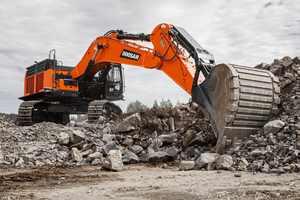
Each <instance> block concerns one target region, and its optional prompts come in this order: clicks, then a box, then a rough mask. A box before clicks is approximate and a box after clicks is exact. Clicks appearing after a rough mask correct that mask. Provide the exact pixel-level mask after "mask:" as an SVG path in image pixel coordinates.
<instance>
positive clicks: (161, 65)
mask: <svg viewBox="0 0 300 200" xmlns="http://www.w3.org/2000/svg"><path fill="white" fill-rule="evenodd" d="M170 27H172V25H169V24H160V25H158V26H157V27H156V28H155V29H154V30H153V32H152V34H151V36H150V41H151V43H152V44H153V47H154V48H153V49H151V48H148V47H144V46H141V45H138V44H136V43H133V42H129V41H127V40H119V39H117V34H116V33H114V34H111V35H109V36H100V37H98V38H97V39H96V40H94V41H93V42H92V44H91V45H90V47H89V48H88V50H87V51H86V53H85V55H84V56H83V58H82V59H81V61H80V62H79V63H78V64H77V66H76V67H75V68H74V69H73V71H72V72H71V75H72V77H73V79H77V78H79V77H80V76H81V75H82V74H83V73H84V71H85V69H86V67H87V65H88V62H89V61H90V60H91V59H92V58H93V56H94V54H95V52H96V50H97V44H103V48H102V49H100V50H99V52H98V54H97V55H96V57H95V60H94V62H95V64H94V66H93V67H92V69H91V70H90V72H89V74H88V79H91V78H92V77H93V76H94V75H95V74H96V73H97V72H98V71H99V70H101V69H102V68H104V67H105V66H106V65H108V64H109V63H111V62H112V63H120V64H127V65H134V66H140V67H144V68H147V69H158V70H161V71H163V72H164V73H165V74H167V75H168V76H169V77H170V78H171V79H172V80H173V81H175V82H176V83H177V84H178V85H179V86H180V87H181V88H182V89H184V90H185V91H186V92H188V93H189V94H190V95H191V88H192V83H193V80H194V75H195V71H196V68H195V66H194V64H193V62H192V61H190V60H189V58H187V55H186V53H185V52H184V50H183V49H181V50H179V51H176V49H177V48H178V47H177V46H175V45H174V42H173V41H171V40H172V38H171V36H170V35H169V34H168V33H169V29H170ZM123 50H127V51H131V52H134V53H136V54H139V55H140V57H139V59H138V60H134V59H127V58H123V57H121V54H122V52H123ZM174 54H176V55H174ZM159 55H163V58H164V59H165V60H164V59H162V58H161V56H159ZM173 56H175V57H174V58H173V59H171V58H172V57H173ZM168 59H171V60H169V61H166V60H168ZM202 81H203V78H202V77H201V76H200V77H199V82H198V83H200V82H202ZM145 84H147V83H145Z"/></svg>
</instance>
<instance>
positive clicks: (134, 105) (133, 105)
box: [126, 99, 180, 113]
mask: <svg viewBox="0 0 300 200" xmlns="http://www.w3.org/2000/svg"><path fill="white" fill-rule="evenodd" d="M178 105H180V101H179V100H178V99H177V103H176V106H178ZM162 107H169V108H173V104H172V102H171V100H170V99H167V100H164V99H162V100H161V102H159V103H158V102H157V100H154V103H153V106H152V108H162ZM146 108H149V107H148V106H147V105H145V104H143V103H142V102H140V101H139V100H136V101H134V102H133V101H132V102H130V103H129V104H128V106H127V109H126V112H127V113H129V112H135V111H138V110H141V109H146Z"/></svg>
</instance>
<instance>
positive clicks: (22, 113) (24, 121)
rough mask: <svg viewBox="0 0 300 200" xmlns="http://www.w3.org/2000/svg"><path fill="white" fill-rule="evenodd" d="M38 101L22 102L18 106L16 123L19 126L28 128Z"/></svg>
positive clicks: (31, 122)
mask: <svg viewBox="0 0 300 200" xmlns="http://www.w3.org/2000/svg"><path fill="white" fill-rule="evenodd" d="M38 102H39V101H24V102H22V103H21V104H20V106H19V110H18V123H19V125H21V126H30V125H32V124H33V120H32V114H33V108H34V105H35V104H36V103H38Z"/></svg>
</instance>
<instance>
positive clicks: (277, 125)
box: [263, 120, 285, 135]
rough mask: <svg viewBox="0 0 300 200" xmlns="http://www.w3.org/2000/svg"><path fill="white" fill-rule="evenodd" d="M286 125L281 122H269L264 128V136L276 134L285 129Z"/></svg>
mask: <svg viewBox="0 0 300 200" xmlns="http://www.w3.org/2000/svg"><path fill="white" fill-rule="evenodd" d="M284 125H285V123H284V122H283V121H281V120H273V121H269V122H268V123H267V124H266V125H265V126H264V127H263V129H264V134H265V135H268V134H269V133H273V134H276V133H277V132H278V131H279V130H280V129H282V128H283V127H284Z"/></svg>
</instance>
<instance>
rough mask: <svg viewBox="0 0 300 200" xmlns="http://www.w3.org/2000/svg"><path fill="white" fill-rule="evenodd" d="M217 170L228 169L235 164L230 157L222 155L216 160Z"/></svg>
mask: <svg viewBox="0 0 300 200" xmlns="http://www.w3.org/2000/svg"><path fill="white" fill-rule="evenodd" d="M215 164H216V168H217V169H228V168H230V167H231V165H232V164H233V159H232V157H231V156H230V155H220V156H218V157H217V158H216V159H215Z"/></svg>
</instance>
